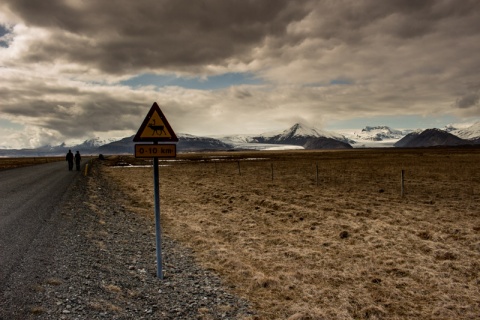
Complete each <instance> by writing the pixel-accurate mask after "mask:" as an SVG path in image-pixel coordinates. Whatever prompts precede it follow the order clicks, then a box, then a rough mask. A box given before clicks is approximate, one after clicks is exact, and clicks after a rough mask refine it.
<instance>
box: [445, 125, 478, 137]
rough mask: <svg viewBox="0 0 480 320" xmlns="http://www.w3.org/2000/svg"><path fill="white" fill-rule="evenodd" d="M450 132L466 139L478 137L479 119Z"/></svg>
mask: <svg viewBox="0 0 480 320" xmlns="http://www.w3.org/2000/svg"><path fill="white" fill-rule="evenodd" d="M451 133H452V134H454V135H456V136H457V137H460V138H462V139H467V140H470V139H477V138H480V121H478V122H476V123H474V124H473V125H471V126H470V127H468V128H464V129H457V130H453V131H451Z"/></svg>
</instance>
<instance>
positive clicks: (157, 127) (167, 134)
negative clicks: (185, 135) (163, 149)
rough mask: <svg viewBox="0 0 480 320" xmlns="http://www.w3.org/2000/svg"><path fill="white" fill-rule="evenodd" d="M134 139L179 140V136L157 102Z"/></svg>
mask: <svg viewBox="0 0 480 320" xmlns="http://www.w3.org/2000/svg"><path fill="white" fill-rule="evenodd" d="M133 141H135V142H139V141H153V142H157V141H158V142H160V141H168V142H178V138H177V136H176V135H175V132H173V130H172V127H170V124H169V123H168V121H167V118H165V116H164V114H163V112H162V110H160V107H159V106H158V104H157V103H156V102H154V103H153V105H152V108H150V111H149V112H148V114H147V116H146V117H145V120H143V123H142V125H141V126H140V129H138V132H137V134H136V135H135V137H134V138H133Z"/></svg>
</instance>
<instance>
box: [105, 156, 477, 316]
mask: <svg viewBox="0 0 480 320" xmlns="http://www.w3.org/2000/svg"><path fill="white" fill-rule="evenodd" d="M126 160H127V161H130V162H134V161H135V159H133V158H130V159H126ZM479 163H480V152H479V150H478V149H473V150H463V149H438V150H437V149H431V150H413V151H412V150H353V151H336V152H290V153H284V152H269V153H261V152H258V153H251V154H247V153H225V154H194V155H180V156H179V158H178V161H177V162H175V163H172V162H168V164H169V166H162V167H161V168H160V176H161V181H160V185H161V214H162V228H163V232H165V233H166V234H168V235H169V236H170V237H173V238H176V239H178V240H180V241H182V242H183V243H185V244H186V245H188V246H190V247H192V248H193V249H194V251H195V253H196V255H197V258H198V260H199V261H200V262H201V263H202V264H203V265H204V266H205V267H206V268H209V269H212V270H214V271H215V272H217V273H218V274H219V275H221V276H222V278H223V279H224V281H225V283H226V284H227V285H228V286H229V287H231V288H232V290H233V291H235V292H236V293H237V294H239V295H241V296H243V297H245V298H247V299H248V300H250V301H251V302H252V304H253V305H254V306H255V308H256V309H257V310H258V311H259V312H260V314H261V318H262V319H419V318H421V319H454V318H455V319H474V318H477V317H478V316H479V315H480V294H479V289H478V288H479V287H480V277H479V275H480V232H479V230H480V212H479V210H478V208H479V207H480V206H479V201H480V170H479V169H480V168H479ZM317 167H318V170H317ZM402 170H404V172H405V180H404V194H403V197H402V195H401V171H402ZM317 172H318V174H317ZM104 173H105V174H107V175H108V176H109V177H110V179H112V180H113V181H115V183H116V184H117V185H119V186H122V187H123V188H124V190H125V194H126V195H127V197H128V199H126V201H125V202H126V207H128V208H129V209H131V210H133V211H134V212H138V213H139V214H149V215H150V216H152V223H153V178H152V168H128V167H124V168H109V167H104ZM166 271H167V272H168V270H166Z"/></svg>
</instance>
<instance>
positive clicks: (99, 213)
mask: <svg viewBox="0 0 480 320" xmlns="http://www.w3.org/2000/svg"><path fill="white" fill-rule="evenodd" d="M101 166H102V162H101V161H98V160H94V161H93V162H92V164H91V170H90V173H89V175H88V176H87V177H83V176H82V177H78V179H76V182H75V185H74V186H73V192H72V194H71V196H70V197H69V199H70V202H69V203H66V204H65V205H64V206H63V208H62V210H61V217H62V219H64V220H65V221H66V223H65V225H66V226H67V228H65V229H64V230H63V231H62V232H61V234H59V235H58V237H57V239H58V241H59V242H58V245H56V248H55V253H54V258H53V260H54V262H53V264H51V265H49V266H48V270H47V271H46V272H45V274H44V277H43V278H42V279H39V282H38V284H36V285H35V287H34V288H32V290H33V291H34V294H33V297H32V299H31V303H30V304H29V305H28V306H24V307H25V312H24V313H23V318H25V317H28V318H32V319H254V318H256V316H255V314H254V312H252V311H251V309H250V307H249V305H248V303H247V302H246V301H244V300H242V299H240V298H238V297H236V296H234V295H233V294H231V293H229V291H228V289H227V288H225V287H224V286H223V285H222V282H221V280H220V279H219V278H218V277H217V276H216V275H214V274H213V273H211V272H210V271H208V270H204V269H202V268H201V267H200V266H199V265H197V264H196V263H195V261H194V259H193V256H192V254H191V252H190V251H189V250H188V249H187V248H185V247H183V246H182V245H181V244H179V243H176V242H175V241H172V240H171V239H169V238H168V237H166V236H163V237H162V252H163V260H164V271H165V277H164V279H163V280H160V279H158V278H157V277H156V258H155V255H156V252H155V228H154V227H155V226H154V223H153V225H152V222H151V219H149V218H148V217H143V216H139V215H137V214H135V213H132V212H129V211H128V210H127V209H126V208H125V207H124V206H123V205H122V201H119V199H123V195H122V193H121V191H120V190H119V189H118V188H116V186H115V185H113V184H112V183H110V182H109V181H107V180H105V179H104V177H102V175H101V170H100V169H101ZM152 211H153V209H152ZM152 215H153V212H152Z"/></svg>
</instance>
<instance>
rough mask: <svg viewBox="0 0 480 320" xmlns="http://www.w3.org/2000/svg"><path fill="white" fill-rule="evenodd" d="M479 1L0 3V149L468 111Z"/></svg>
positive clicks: (414, 120) (467, 117)
mask: <svg viewBox="0 0 480 320" xmlns="http://www.w3.org/2000/svg"><path fill="white" fill-rule="evenodd" d="M479 52H480V1H478V0H470V1H469V0H432V1H428V0H388V1H385V0H350V1H346V0H345V1H342V0H331V1H326V0H325V1H320V0H318V1H308V0H306V1H301V0H296V1H289V0H286V1H282V0H250V1H249V0H237V1H230V0H207V1H200V0H197V1H191V0H189V1H187V0H158V1H157V0H151V1H148V0H135V1H131V0H116V1H101V0H49V1H36V0H2V1H1V3H0V134H1V137H2V140H1V141H0V147H3V148H5V147H8V148H20V147H37V146H41V145H46V144H51V145H56V144H59V143H61V142H64V141H65V142H67V143H68V142H69V141H83V140H85V139H88V138H93V137H101V138H109V137H127V136H129V135H133V134H135V133H136V131H137V130H138V128H139V127H140V125H141V123H142V121H143V119H144V118H145V116H146V114H147V112H148V111H149V109H150V107H151V106H152V104H153V102H157V103H158V104H159V106H160V108H161V109H162V111H163V113H164V114H165V116H166V117H167V119H168V121H169V122H170V124H171V126H172V127H173V129H174V131H175V132H176V133H190V134H195V135H221V134H234V133H262V132H265V131H271V130H277V129H286V128H288V127H290V126H291V125H293V124H294V123H296V122H303V123H306V124H309V125H312V126H315V127H317V128H321V129H326V130H339V129H345V128H358V129H361V128H362V127H365V126H366V125H390V126H392V127H394V128H397V129H403V128H431V127H440V128H441V127H443V126H445V125H446V124H449V123H468V122H474V121H478V120H479V119H480V74H479V71H480V54H479Z"/></svg>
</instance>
